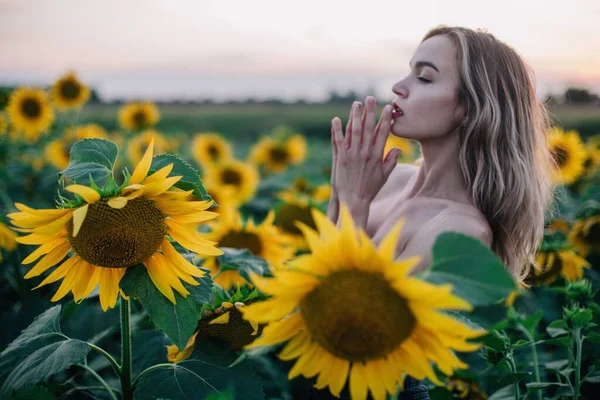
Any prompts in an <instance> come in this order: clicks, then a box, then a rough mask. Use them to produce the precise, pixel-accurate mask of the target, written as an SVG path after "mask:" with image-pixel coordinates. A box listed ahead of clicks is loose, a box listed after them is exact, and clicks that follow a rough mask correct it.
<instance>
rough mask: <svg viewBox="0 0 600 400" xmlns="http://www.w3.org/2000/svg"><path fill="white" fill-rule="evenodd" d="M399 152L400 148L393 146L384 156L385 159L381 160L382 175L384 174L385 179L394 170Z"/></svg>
mask: <svg viewBox="0 0 600 400" xmlns="http://www.w3.org/2000/svg"><path fill="white" fill-rule="evenodd" d="M400 153H401V150H400V149H399V148H397V147H394V148H393V149H392V150H390V151H389V153H387V155H386V156H385V159H384V160H383V175H384V176H385V179H386V180H387V178H388V177H389V176H390V174H391V173H392V171H393V170H394V167H396V164H397V161H398V156H400Z"/></svg>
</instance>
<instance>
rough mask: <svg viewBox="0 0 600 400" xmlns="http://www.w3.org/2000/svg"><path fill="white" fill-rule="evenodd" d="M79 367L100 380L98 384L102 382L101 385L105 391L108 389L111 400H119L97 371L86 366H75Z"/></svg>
mask: <svg viewBox="0 0 600 400" xmlns="http://www.w3.org/2000/svg"><path fill="white" fill-rule="evenodd" d="M75 365H76V366H77V367H80V368H83V369H85V370H86V371H88V372H89V373H90V374H92V376H93V377H94V378H96V379H97V380H98V382H100V384H101V385H102V386H103V387H104V389H106V391H107V392H108V394H109V396H110V398H111V399H112V400H117V396H116V395H115V393H114V392H113V391H112V388H111V387H110V386H109V385H108V383H106V381H105V380H104V379H102V377H101V376H100V375H98V373H97V372H96V371H94V370H93V369H92V368H90V367H88V366H87V365H85V364H75Z"/></svg>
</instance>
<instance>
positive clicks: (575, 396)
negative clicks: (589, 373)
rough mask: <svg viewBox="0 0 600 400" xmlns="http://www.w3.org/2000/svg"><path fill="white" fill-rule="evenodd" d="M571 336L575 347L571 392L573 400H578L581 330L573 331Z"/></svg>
mask: <svg viewBox="0 0 600 400" xmlns="http://www.w3.org/2000/svg"><path fill="white" fill-rule="evenodd" d="M573 336H574V337H575V346H576V349H577V350H576V351H577V353H576V355H575V387H574V390H573V400H578V399H579V389H580V386H581V348H582V342H583V340H582V338H581V328H575V329H573Z"/></svg>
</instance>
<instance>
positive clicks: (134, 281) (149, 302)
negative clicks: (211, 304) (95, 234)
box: [121, 265, 204, 349]
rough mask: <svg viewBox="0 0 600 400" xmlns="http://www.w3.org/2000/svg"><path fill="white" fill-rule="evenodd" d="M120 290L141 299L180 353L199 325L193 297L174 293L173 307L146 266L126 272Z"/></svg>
mask: <svg viewBox="0 0 600 400" xmlns="http://www.w3.org/2000/svg"><path fill="white" fill-rule="evenodd" d="M202 282H204V281H202ZM202 282H201V283H200V284H201V285H202V284H203V283H202ZM190 287H191V286H190ZM121 288H122V289H123V291H124V292H125V294H126V295H127V296H131V297H133V298H135V299H138V300H139V301H140V303H142V306H143V307H144V309H145V310H146V311H147V312H148V315H149V316H150V318H151V319H152V321H153V322H154V324H155V325H156V326H157V327H158V328H159V329H160V330H161V331H163V332H164V333H165V334H166V335H167V336H168V337H169V339H171V340H172V341H173V343H175V344H176V345H177V347H179V348H180V349H183V348H184V347H185V345H186V344H187V342H188V340H189V338H190V337H191V336H192V334H193V333H194V330H195V329H196V325H197V324H198V317H199V305H198V304H197V303H196V300H195V299H194V297H193V296H187V297H182V296H181V295H180V294H179V293H178V292H177V291H175V290H173V292H174V293H175V304H173V303H171V300H169V299H168V298H166V297H165V296H164V295H163V294H162V293H161V292H160V291H159V290H158V289H157V288H156V286H154V283H153V282H152V280H151V279H150V276H149V275H148V273H147V272H146V268H145V267H144V266H143V265H138V266H136V267H133V268H128V269H127V272H126V273H125V276H124V277H123V279H122V280H121Z"/></svg>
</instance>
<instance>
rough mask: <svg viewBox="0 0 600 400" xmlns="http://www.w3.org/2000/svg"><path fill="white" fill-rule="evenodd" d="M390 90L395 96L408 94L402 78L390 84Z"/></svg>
mask: <svg viewBox="0 0 600 400" xmlns="http://www.w3.org/2000/svg"><path fill="white" fill-rule="evenodd" d="M392 92H394V94H396V95H397V96H400V97H404V98H406V97H407V96H408V88H407V86H406V84H405V83H404V80H401V81H398V82H396V83H394V85H393V86H392Z"/></svg>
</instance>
